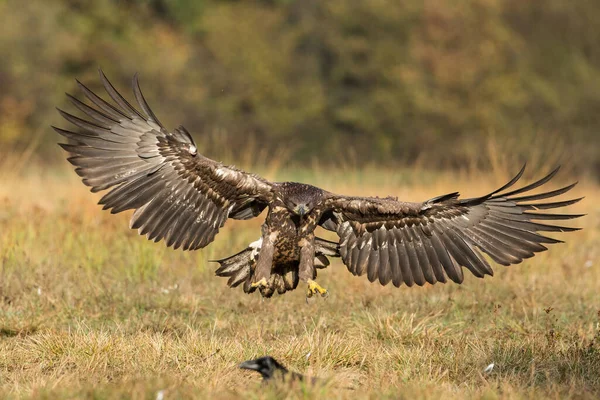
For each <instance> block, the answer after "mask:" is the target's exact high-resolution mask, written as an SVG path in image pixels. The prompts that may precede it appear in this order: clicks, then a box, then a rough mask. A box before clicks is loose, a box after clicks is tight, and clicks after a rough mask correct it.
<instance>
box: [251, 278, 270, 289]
mask: <svg viewBox="0 0 600 400" xmlns="http://www.w3.org/2000/svg"><path fill="white" fill-rule="evenodd" d="M261 286H263V287H266V286H267V280H266V279H265V278H262V279H261V280H260V281H258V282H253V283H251V284H250V287H253V288H255V287H257V288H260V287H261Z"/></svg>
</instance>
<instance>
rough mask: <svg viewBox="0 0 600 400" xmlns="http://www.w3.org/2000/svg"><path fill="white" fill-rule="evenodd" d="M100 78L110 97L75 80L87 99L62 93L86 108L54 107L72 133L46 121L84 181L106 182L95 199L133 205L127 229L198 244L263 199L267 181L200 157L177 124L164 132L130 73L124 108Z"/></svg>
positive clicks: (114, 207)
mask: <svg viewBox="0 0 600 400" xmlns="http://www.w3.org/2000/svg"><path fill="white" fill-rule="evenodd" d="M100 78H101V80H102V83H103V84H104V88H105V89H106V92H107V93H108V95H109V96H110V98H111V99H112V100H113V101H114V104H110V103H109V102H107V101H105V100H103V99H101V98H100V97H98V96H97V95H96V94H94V93H93V92H92V91H91V90H89V89H88V88H87V87H85V86H84V85H83V84H81V83H79V82H78V83H79V87H80V88H81V90H82V91H83V94H84V95H85V97H86V98H87V99H88V100H89V101H90V102H91V105H87V104H86V103H84V102H82V101H80V100H77V99H76V98H74V97H73V96H70V95H67V96H68V97H69V99H70V100H71V102H72V103H73V105H75V107H77V108H78V109H79V110H80V111H82V112H83V113H84V114H86V115H87V117H88V118H86V119H81V118H78V117H75V116H73V115H71V114H68V113H66V112H64V111H61V110H59V112H60V114H61V115H62V116H63V117H64V118H65V119H66V120H67V121H69V122H70V123H72V124H73V125H75V126H76V127H78V128H80V129H79V132H77V133H76V132H73V131H68V130H63V129H60V128H56V127H54V129H55V130H56V131H57V132H58V133H60V134H61V135H63V136H65V137H67V138H69V139H71V140H72V142H73V143H72V144H61V146H62V148H63V149H65V150H66V151H67V152H69V153H71V154H72V156H71V157H70V158H68V160H69V162H71V164H73V165H75V166H76V167H77V168H76V169H75V171H76V172H77V174H79V175H80V176H81V177H82V178H83V183H84V184H86V185H88V186H91V187H92V192H97V191H101V190H105V189H111V190H110V191H109V192H108V193H107V194H106V195H105V196H104V197H102V199H101V200H100V204H103V205H104V209H109V210H111V212H112V213H118V212H121V211H124V210H130V209H134V210H135V212H134V214H133V217H132V218H131V223H130V225H131V228H133V229H138V231H139V233H140V234H142V235H147V237H148V239H150V240H154V241H156V242H157V241H159V240H161V239H164V240H165V241H166V243H167V246H171V245H172V246H174V247H175V248H178V247H183V249H184V250H187V249H198V248H201V247H204V246H206V245H207V244H209V243H210V242H212V241H213V239H214V237H215V235H216V234H217V232H218V231H219V228H220V227H221V226H223V224H224V223H225V221H226V220H227V218H228V217H229V218H235V219H247V218H251V217H253V216H257V215H258V214H260V212H261V211H262V210H263V209H264V208H265V207H266V206H267V205H268V202H269V201H270V199H271V196H272V193H271V184H270V183H269V182H267V181H265V180H263V179H261V178H259V177H257V176H255V175H251V174H248V173H245V172H243V171H240V170H238V169H236V168H233V167H228V166H224V165H222V164H221V163H218V162H216V161H213V160H211V159H209V158H206V157H204V156H202V155H201V154H200V153H199V152H198V150H197V148H196V145H195V143H194V141H193V139H192V137H191V136H190V134H189V133H188V132H187V131H186V130H185V128H183V127H179V128H178V129H175V130H174V131H173V132H169V131H167V130H166V129H165V128H164V127H163V125H162V124H161V123H160V122H159V120H158V119H157V118H156V116H155V115H154V113H153V112H152V110H151V109H150V107H149V106H148V104H147V103H146V100H145V99H144V96H143V95H142V92H141V91H140V87H139V83H138V79H137V75H136V76H135V77H134V78H133V91H134V95H135V99H136V100H137V103H138V105H139V107H140V108H141V110H142V111H143V113H141V112H139V111H138V110H136V109H135V108H134V107H132V106H131V105H130V104H129V103H128V102H127V100H125V99H124V98H123V97H122V96H121V95H120V94H119V93H118V92H117V91H116V90H115V88H114V87H113V86H112V85H111V83H110V82H109V81H108V80H107V79H106V77H105V76H104V74H103V73H102V71H100Z"/></svg>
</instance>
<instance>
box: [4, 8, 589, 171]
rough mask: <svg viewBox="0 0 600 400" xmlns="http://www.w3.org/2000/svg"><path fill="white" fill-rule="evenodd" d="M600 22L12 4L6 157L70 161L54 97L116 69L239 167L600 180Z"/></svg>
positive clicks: (514, 12)
mask: <svg viewBox="0 0 600 400" xmlns="http://www.w3.org/2000/svg"><path fill="white" fill-rule="evenodd" d="M598 20H600V2H597V1H577V2H567V1H564V0H547V1H544V2H539V1H533V0H471V1H459V2H456V1H454V0H435V1H434V0H430V1H421V0H406V1H397V0H354V1H348V0H329V1H320V0H246V1H216V0H171V1H168V0H124V1H116V0H114V1H109V0H101V1H95V2H88V1H81V0H53V1H48V0H29V1H26V2H22V1H17V0H3V1H2V0H0V52H1V54H2V62H1V63H0V88H1V90H0V156H1V159H2V161H0V163H3V164H4V168H7V167H8V168H12V169H13V170H14V169H18V168H22V167H23V166H25V165H30V164H32V163H33V164H41V165H46V164H50V165H55V164H56V163H57V162H59V161H60V160H62V158H63V155H62V154H61V152H60V150H59V148H58V146H56V145H55V143H56V142H57V141H58V140H59V137H58V135H57V134H55V133H54V132H53V131H52V130H51V129H50V125H51V124H54V125H58V126H65V125H66V123H65V122H64V121H61V119H60V117H59V116H58V114H57V113H56V111H55V107H56V106H59V107H61V108H67V109H69V105H68V104H67V100H66V98H65V97H64V92H70V93H75V94H78V93H77V89H76V84H75V78H78V79H80V80H81V81H83V82H85V83H86V84H88V85H89V86H90V87H91V88H92V89H96V90H99V89H100V86H99V80H98V77H97V68H98V67H101V68H103V70H104V71H105V72H106V74H107V75H108V76H109V78H110V79H112V81H113V83H114V84H115V86H117V88H119V89H120V90H121V91H122V93H123V94H124V95H126V97H129V98H131V97H132V96H130V94H131V90H130V80H131V77H132V75H133V74H134V73H136V72H139V74H140V77H141V85H142V90H144V92H145V95H146V97H147V99H148V101H149V103H150V104H151V106H152V107H153V109H154V111H155V113H156V114H157V115H158V117H159V118H160V119H161V120H162V121H163V123H164V124H165V126H168V127H176V126H178V125H179V124H183V125H185V126H186V127H187V128H188V129H189V130H190V131H191V132H192V133H193V135H194V136H195V138H196V140H197V141H198V142H199V144H200V146H201V150H202V151H203V152H204V153H205V154H207V155H209V156H211V157H213V158H220V159H223V160H225V161H227V162H233V163H236V164H237V165H242V166H244V165H250V164H265V163H273V162H276V163H277V165H281V166H285V167H291V168H294V167H298V166H303V167H306V166H311V165H322V166H327V167H330V166H354V167H364V166H368V165H371V166H386V167H390V168H394V167H403V166H415V165H417V166H421V167H423V168H427V169H432V170H438V169H445V168H452V169H461V168H464V167H465V166H468V167H470V168H473V167H475V168H479V169H482V170H485V169H489V168H492V167H493V164H494V163H497V162H505V163H509V164H512V163H518V164H520V163H522V162H524V161H529V162H530V163H533V164H556V163H559V162H561V163H563V164H567V165H569V167H570V170H571V172H572V173H573V174H578V175H580V174H586V175H591V176H592V177H594V179H596V180H597V179H598V178H597V177H598V172H599V171H600V133H599V132H600V112H599V111H600V46H598V44H599V43H600V29H598V28H597V21H598ZM60 162H62V163H63V165H64V161H60ZM510 169H511V170H512V171H516V170H517V169H518V166H514V168H510Z"/></svg>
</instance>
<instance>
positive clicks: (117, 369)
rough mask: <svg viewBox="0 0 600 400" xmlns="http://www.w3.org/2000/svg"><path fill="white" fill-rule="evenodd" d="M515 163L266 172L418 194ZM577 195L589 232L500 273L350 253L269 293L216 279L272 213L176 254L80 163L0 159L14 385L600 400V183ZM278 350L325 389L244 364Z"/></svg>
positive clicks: (99, 391) (47, 394)
mask: <svg viewBox="0 0 600 400" xmlns="http://www.w3.org/2000/svg"><path fill="white" fill-rule="evenodd" d="M517 169H518V168H513V169H510V171H509V170H504V169H499V170H498V172H496V173H494V174H491V175H479V174H475V173H463V174H450V173H448V174H443V175H440V174H431V173H426V172H424V171H422V170H415V171H408V170H407V171H391V170H387V171H383V172H381V173H376V172H375V171H376V170H375V169H367V170H366V171H365V172H363V173H358V172H356V171H352V170H340V171H338V172H335V173H333V174H332V173H325V172H324V170H323V171H322V173H319V172H320V171H321V170H320V169H319V168H317V169H316V172H314V171H312V172H304V173H300V172H287V171H285V170H283V171H279V172H277V173H273V172H271V173H270V176H269V177H270V178H277V179H280V180H283V179H297V180H302V181H305V182H308V183H313V184H317V185H321V186H322V187H324V188H326V189H328V190H332V191H336V192H343V193H348V194H358V193H360V194H372V195H396V196H399V197H400V198H402V199H406V200H414V201H417V200H425V199H427V198H430V197H433V196H436V195H439V194H443V193H447V192H451V191H455V190H460V191H461V192H462V193H463V195H465V196H472V195H478V194H483V193H484V192H486V191H488V190H490V189H493V188H495V187H496V186H497V185H498V184H501V183H504V182H505V181H506V180H507V178H509V175H510V173H515V172H516V170H517ZM544 172H546V171H545V170H544V171H540V174H542V173H544ZM526 176H527V177H528V178H529V179H531V178H532V174H531V171H530V173H529V174H527V175H526ZM561 179H562V181H561ZM567 179H568V178H565V177H564V176H563V175H562V174H559V176H558V179H557V182H555V183H553V185H552V187H554V188H556V187H559V185H560V184H564V183H568V181H567ZM579 196H586V199H584V200H583V201H582V202H580V203H579V204H577V205H575V206H572V207H571V210H570V211H572V212H582V213H587V216H586V217H584V218H581V219H580V220H578V221H575V222H574V224H575V225H577V226H581V227H583V228H584V229H583V230H582V231H579V232H575V233H571V234H563V235H559V236H558V237H560V238H561V239H565V240H566V241H567V242H566V243H565V244H559V245H554V246H553V247H551V249H550V251H549V252H546V253H543V254H539V255H537V256H536V257H535V258H533V259H531V260H528V261H526V262H524V263H523V264H520V265H516V266H511V267H509V268H506V267H501V266H496V267H495V271H496V274H495V276H494V277H491V278H490V277H487V278H486V279H484V280H481V279H477V278H475V277H474V276H472V275H470V274H468V276H466V279H465V282H464V284H463V285H456V284H451V283H448V284H445V285H443V284H437V285H435V286H426V287H424V288H416V287H415V288H410V289H409V288H406V287H402V288H400V289H397V288H394V287H393V286H391V285H389V286H388V287H383V288H382V287H380V286H379V285H378V284H371V283H369V282H368V281H367V279H366V277H363V278H357V277H354V276H352V275H351V274H349V273H348V272H347V270H346V268H345V267H344V266H343V265H342V264H341V263H340V262H339V261H338V260H336V261H334V262H333V264H332V266H330V267H329V268H328V269H326V270H323V271H321V272H319V282H320V283H321V285H323V286H324V287H326V288H327V289H329V291H330V296H329V298H327V299H321V298H317V299H310V300H309V301H308V303H307V301H306V299H305V294H304V288H303V287H302V290H296V291H294V292H291V293H287V294H286V295H284V296H279V297H274V298H272V299H270V300H266V301H265V300H262V299H261V298H260V297H259V296H258V295H256V294H255V295H246V294H244V293H243V292H242V290H241V289H239V288H238V289H230V288H228V287H227V286H226V280H225V279H223V278H219V277H216V276H214V269H215V265H214V264H211V263H208V262H207V260H209V259H212V258H219V257H222V256H227V255H230V254H232V253H234V252H237V251H238V250H240V249H241V248H242V247H243V246H245V245H246V244H247V243H249V242H250V241H253V240H255V239H257V238H258V235H259V232H260V231H259V226H260V223H261V222H262V220H261V219H260V218H258V219H254V220H251V221H241V222H238V221H230V222H228V223H227V225H226V226H225V228H224V229H223V230H222V233H221V234H219V235H218V236H217V239H216V241H215V242H214V243H213V244H212V245H211V246H209V247H208V248H206V249H204V250H202V251H197V252H192V253H185V252H182V251H173V250H171V249H167V248H166V247H165V246H164V245H163V244H162V243H161V244H154V243H150V242H147V241H146V240H145V239H144V238H142V237H139V236H138V235H137V233H136V232H135V231H131V230H129V229H128V218H129V216H130V214H127V213H124V214H119V215H110V214H108V213H106V212H102V211H101V210H100V207H99V206H97V205H96V201H97V200H98V198H99V196H97V195H92V194H90V193H89V192H88V190H87V189H86V188H85V187H84V186H83V185H82V184H81V183H80V182H79V181H78V180H77V178H76V176H75V174H74V173H73V172H72V171H70V169H69V168H67V167H66V166H65V167H64V168H59V169H56V170H44V169H41V168H33V169H29V170H25V171H21V172H19V173H18V174H16V173H11V172H9V171H8V170H4V171H2V170H0V249H1V250H0V398H11V397H14V398H48V399H50V398H95V399H104V398H134V399H142V398H146V399H154V398H157V393H159V391H162V392H161V393H162V395H163V397H164V399H172V398H189V397H196V398H209V397H210V398H237V397H239V398H251V399H252V398H254V399H263V398H292V399H294V398H312V397H322V398H348V399H355V398H380V397H383V398H410V399H413V398H444V399H446V398H460V399H462V398H486V399H494V398H542V397H548V398H566V397H572V398H597V396H600V246H599V244H600V202H599V201H598V200H599V199H600V187H598V186H596V185H595V184H594V183H592V182H591V181H586V180H585V178H584V179H583V181H582V182H581V183H580V185H579V186H577V187H576V188H575V189H574V191H573V193H572V197H579ZM466 275H467V274H466ZM264 354H270V355H272V356H274V357H276V358H277V359H279V360H280V361H282V362H283V363H284V364H286V365H287V366H288V367H289V368H290V369H293V370H296V371H299V372H301V373H305V374H308V375H311V376H317V377H320V378H323V384H322V385H319V386H317V387H294V388H292V390H290V389H289V388H287V387H263V386H261V385H260V380H259V377H258V376H257V375H255V374H251V373H249V372H247V371H242V370H239V369H238V368H237V367H236V365H237V364H238V363H239V362H241V361H243V360H246V359H249V358H254V357H256V356H261V355H264ZM491 363H494V364H495V366H494V368H493V370H492V371H491V372H488V373H486V372H484V369H485V368H486V367H487V366H488V365H489V364H491ZM159 397H160V396H159Z"/></svg>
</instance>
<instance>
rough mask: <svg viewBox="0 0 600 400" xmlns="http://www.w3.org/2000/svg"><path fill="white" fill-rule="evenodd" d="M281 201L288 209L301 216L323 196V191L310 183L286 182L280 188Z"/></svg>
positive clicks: (310, 209) (309, 210)
mask: <svg viewBox="0 0 600 400" xmlns="http://www.w3.org/2000/svg"><path fill="white" fill-rule="evenodd" d="M282 189H283V190H282V194H283V202H284V204H285V206H286V207H287V209H288V210H290V211H291V212H293V213H294V214H296V215H298V216H300V217H303V216H305V215H306V214H308V213H309V212H311V211H312V209H313V208H315V206H316V205H317V204H318V203H319V201H321V200H322V198H323V191H322V190H321V189H319V188H317V187H314V186H311V185H305V184H302V183H295V182H286V183H284V184H283V188H282Z"/></svg>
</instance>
